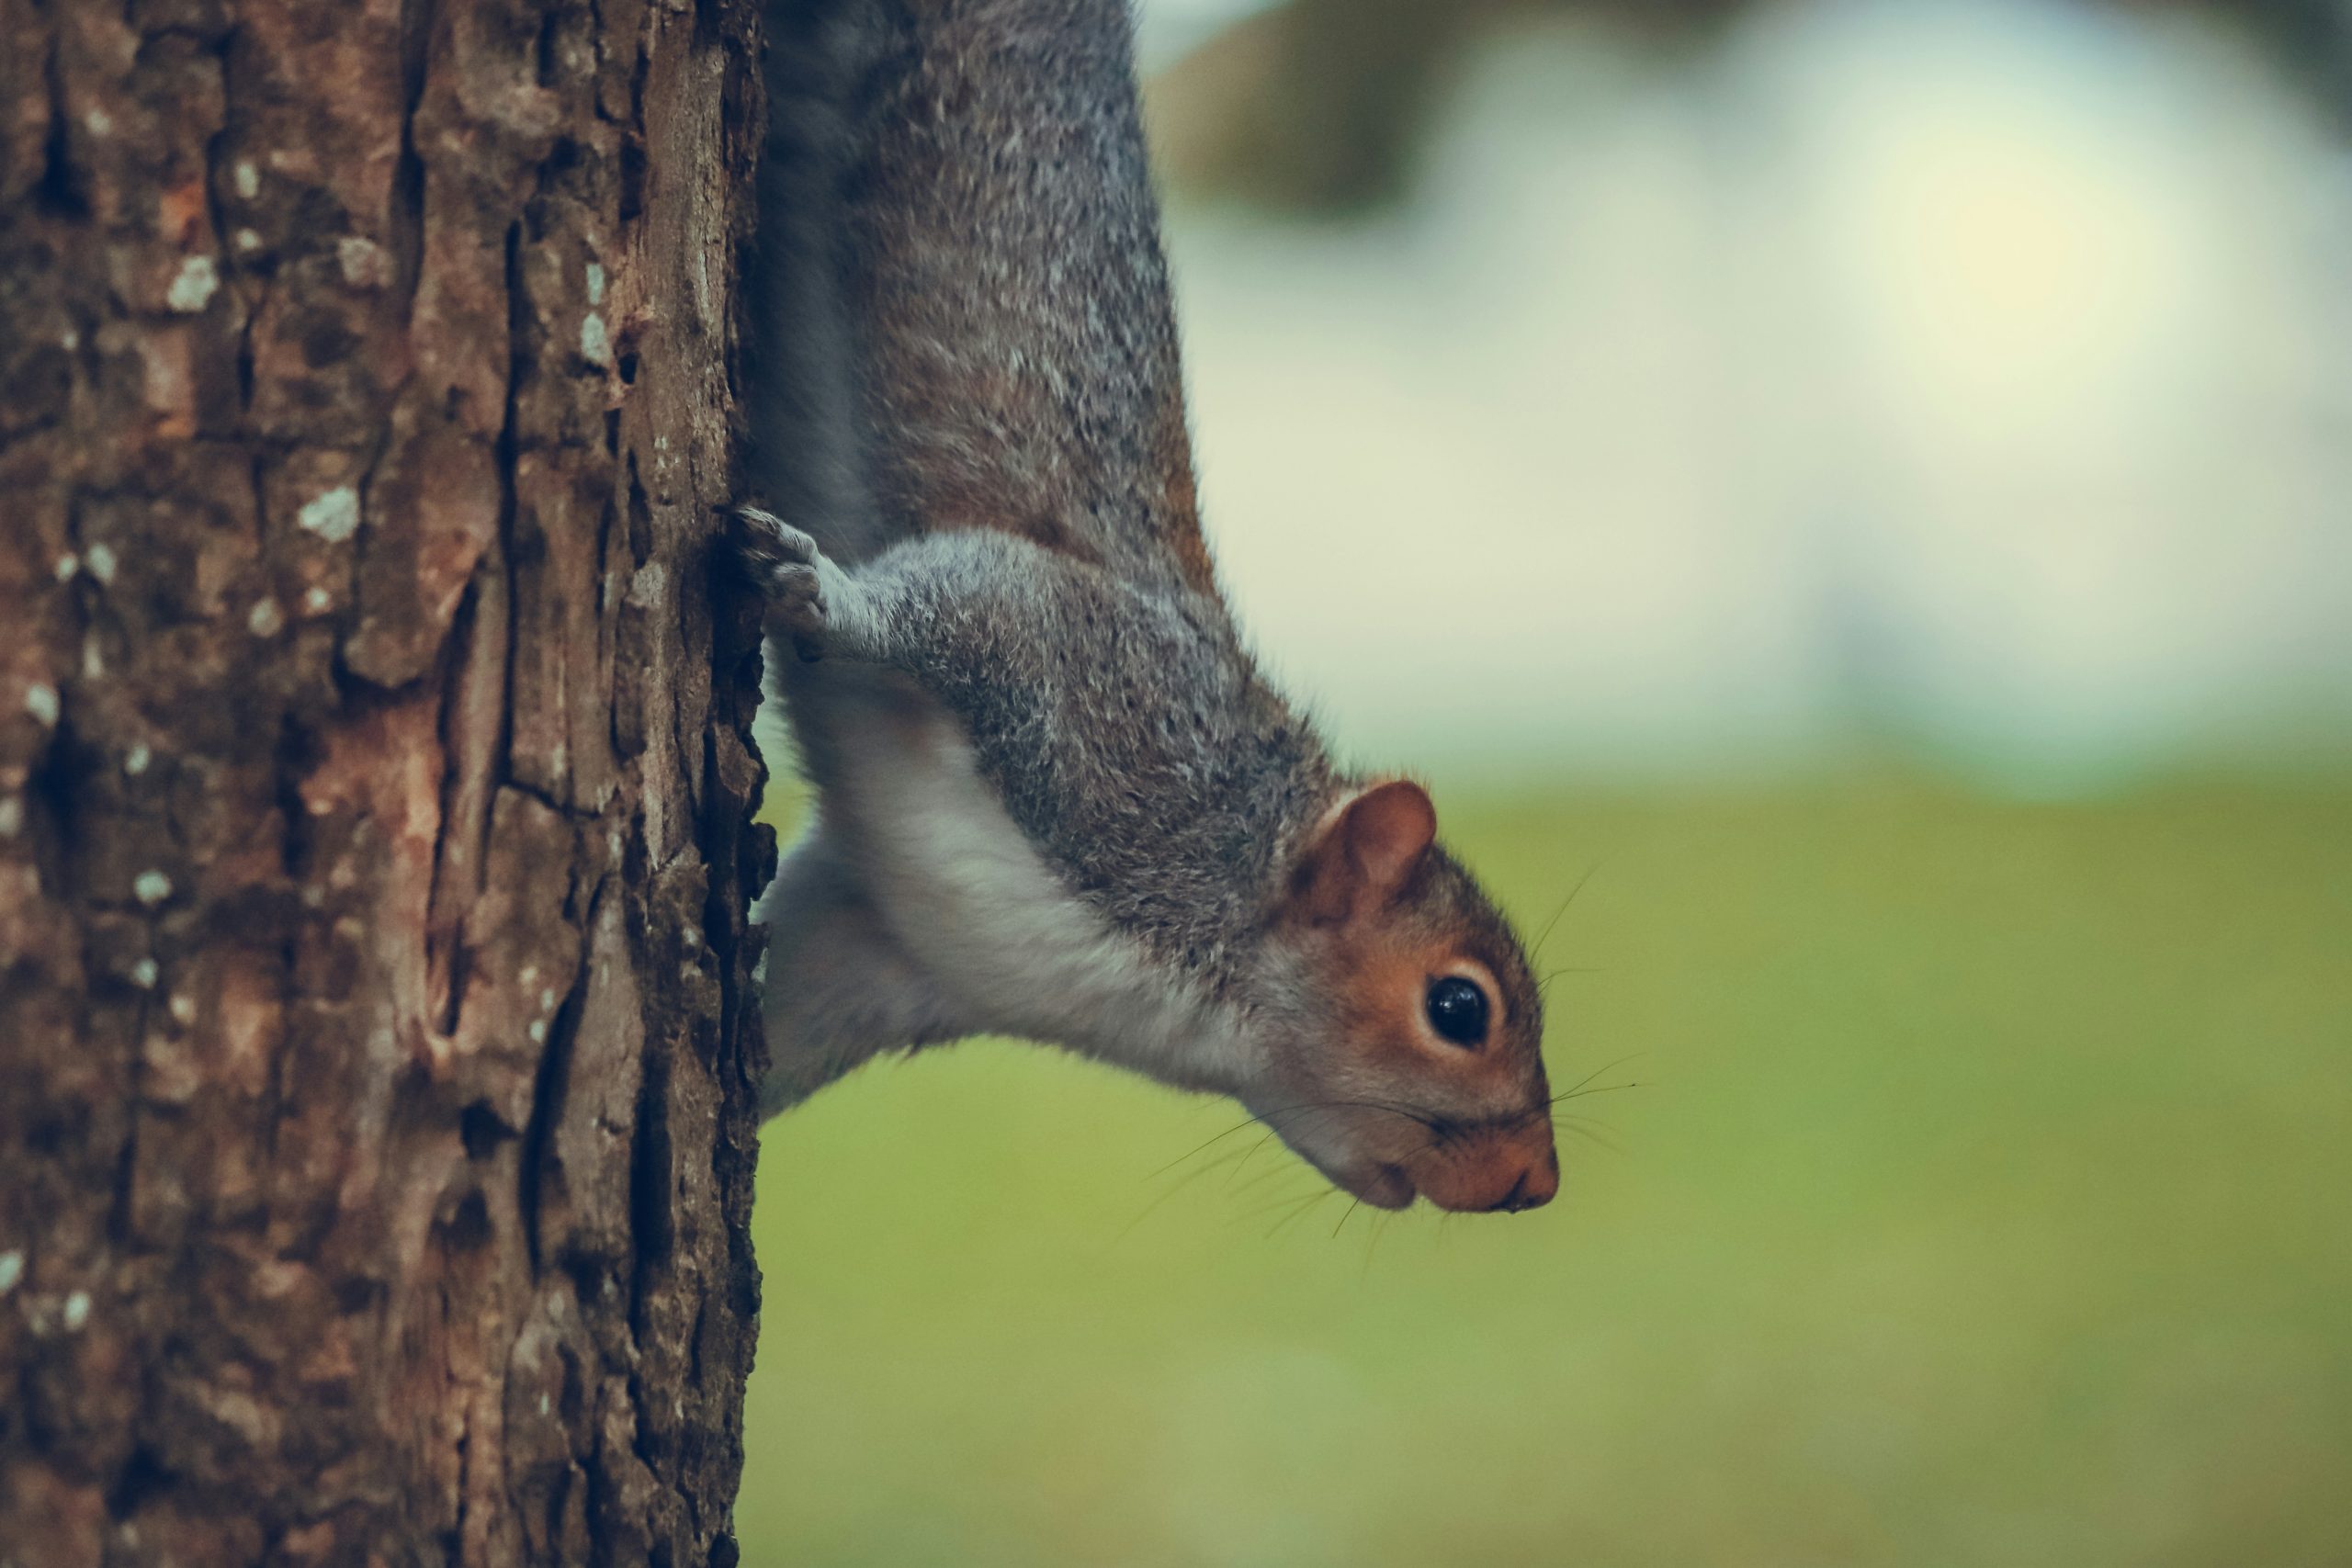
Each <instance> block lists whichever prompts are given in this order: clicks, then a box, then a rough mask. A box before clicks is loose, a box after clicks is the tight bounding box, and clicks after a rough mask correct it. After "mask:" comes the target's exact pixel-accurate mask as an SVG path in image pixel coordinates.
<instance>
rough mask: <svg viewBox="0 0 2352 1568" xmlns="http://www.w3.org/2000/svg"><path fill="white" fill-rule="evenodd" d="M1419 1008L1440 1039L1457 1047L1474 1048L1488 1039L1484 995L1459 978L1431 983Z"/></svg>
mask: <svg viewBox="0 0 2352 1568" xmlns="http://www.w3.org/2000/svg"><path fill="white" fill-rule="evenodd" d="M1422 1006H1423V1008H1424V1009H1425V1010H1427V1011H1428V1013H1429V1015H1430V1028H1431V1029H1434V1030H1436V1031H1437V1032H1438V1036H1439V1038H1441V1039H1444V1040H1451V1041H1452V1042H1453V1043H1455V1044H1456V1045H1476V1044H1477V1043H1479V1042H1481V1041H1483V1040H1485V1039H1486V1038H1487V993H1486V992H1484V991H1482V990H1480V989H1479V988H1478V986H1477V983H1476V981H1473V980H1464V978H1462V977H1461V976H1458V975H1449V976H1446V977H1445V978H1443V979H1442V980H1433V981H1431V982H1430V990H1429V996H1428V997H1427V998H1426V999H1425V1000H1424V1001H1423V1003H1422Z"/></svg>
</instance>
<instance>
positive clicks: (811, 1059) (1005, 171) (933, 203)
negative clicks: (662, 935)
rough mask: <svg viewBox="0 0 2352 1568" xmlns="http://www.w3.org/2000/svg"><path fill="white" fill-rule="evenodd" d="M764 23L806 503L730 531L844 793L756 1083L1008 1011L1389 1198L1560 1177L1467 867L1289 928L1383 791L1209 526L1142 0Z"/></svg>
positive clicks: (775, 951)
mask: <svg viewBox="0 0 2352 1568" xmlns="http://www.w3.org/2000/svg"><path fill="white" fill-rule="evenodd" d="M774 37H775V45H774V49H773V51H772V55H771V69H770V91H771V97H772V100H773V110H772V121H771V131H770V145H769V158H768V166H767V171H766V174H765V175H763V185H762V201H763V212H762V219H761V237H760V247H759V261H760V265H759V270H758V273H757V275H756V276H755V278H754V280H753V281H754V289H753V292H754V294H755V297H756V306H757V314H756V315H755V317H754V323H755V326H754V333H755V338H756V339H757V341H756V342H755V344H754V345H753V347H754V353H753V355H752V371H753V387H752V400H751V406H752V413H753V436H754V445H755V448H756V451H755V457H754V463H753V477H754V479H755V480H756V481H757V482H758V483H759V484H760V485H761V486H763V499H765V500H768V501H770V502H772V503H774V504H775V508H776V510H777V511H778V512H780V513H783V518H784V520H783V521H781V522H780V521H778V520H777V518H776V517H775V516H773V515H770V514H769V513H764V512H759V511H752V510H748V509H747V510H746V511H745V512H743V513H741V514H740V516H739V519H738V529H737V533H738V540H737V542H738V545H739V547H740V551H741V556H742V558H743V559H744V561H745V563H746V564H747V566H748V567H749V568H750V569H751V570H752V572H753V574H754V576H755V577H756V578H757V580H758V581H760V582H761V584H762V585H763V588H764V590H765V591H766V592H767V594H768V605H769V629H770V633H771V649H770V671H771V676H772V679H773V680H774V681H775V684H776V685H777V687H778V688H779V690H780V694H782V696H783V697H784V698H785V699H786V705H787V706H788V708H789V710H790V713H791V718H792V728H793V735H794V739H795V740H796V742H797V747H798V750H799V753H800V760H801V763H802V766H803V768H804V769H805V771H806V772H807V773H808V775H809V778H810V779H811V781H812V782H813V783H814V784H816V786H817V789H818V796H819V799H818V810H817V818H816V821H815V823H814V825H813V826H812V828H811V829H810V831H809V834H808V835H807V836H806V837H805V838H804V839H803V840H802V841H801V842H800V843H799V844H798V845H797V846H796V848H795V849H794V850H793V852H792V853H791V856H790V857H789V859H788V861H787V863H786V867H785V869H784V872H783V873H782V874H780V875H779V877H778V878H777V882H776V886H775V887H774V888H773V889H771V891H770V892H769V894H768V895H767V897H766V898H765V900H764V901H763V908H762V912H761V919H763V922H764V923H765V924H766V925H767V926H768V928H769V931H770V934H771V943H770V949H769V973H768V976H767V988H766V1005H767V1018H768V1025H769V1040H770V1044H771V1047H772V1049H773V1051H774V1052H775V1057H776V1070H775V1076H774V1078H773V1080H772V1082H771V1084H770V1086H769V1090H768V1096H767V1103H768V1106H769V1108H770V1109H776V1108H780V1107H781V1106H783V1105H785V1104H789V1103H791V1102H793V1101H795V1100H798V1099H801V1098H803V1097H805V1096H806V1095H808V1094H809V1093H811V1092H813V1091H814V1090H815V1089H817V1088H819V1087H820V1086H821V1085H822V1084H824V1083H826V1082H829V1081H831V1079H833V1078H835V1077H840V1076H841V1075H842V1074H843V1073H845V1072H847V1071H849V1070H850V1069H851V1068H853V1067H854V1066H856V1065H857V1064H858V1063H860V1062H862V1061H864V1060H865V1059H867V1058H869V1057H871V1056H872V1055H876V1053H878V1052H882V1051H887V1050H891V1049H899V1048H909V1047H913V1046H918V1045H922V1044H928V1043H935V1042H940V1041H944V1040H951V1039H955V1038H958V1037H960V1036H963V1035H966V1034H971V1033H978V1032H1002V1033H1012V1034H1022V1035H1026V1036H1029V1037H1031V1038H1035V1039H1038V1040H1043V1041H1047V1042H1051V1043H1058V1044H1062V1045H1066V1046H1069V1047H1070V1048H1072V1049H1075V1050H1079V1051H1082V1052H1085V1053H1086V1054H1088V1055H1094V1056H1097V1057H1100V1058H1103V1059H1104V1060H1109V1061H1114V1062H1116V1063H1119V1064H1121V1065H1123V1066H1127V1067H1130V1068H1132V1069H1133V1070H1136V1071H1137V1072H1141V1073H1145V1074H1147V1075H1148V1076H1150V1077H1155V1078H1158V1079H1159V1080H1160V1081H1162V1082H1166V1083H1170V1084H1173V1085H1176V1086H1179V1087H1182V1088H1187V1089H1210V1090H1216V1091H1218V1092H1223V1093H1227V1094H1232V1095H1234V1096H1236V1097H1237V1098H1238V1099H1240V1100H1242V1101H1243V1103H1245V1104H1247V1105H1248V1106H1249V1107H1250V1110H1251V1111H1253V1112H1255V1113H1257V1114H1259V1115H1260V1116H1261V1117H1263V1118H1265V1119H1266V1120H1267V1121H1268V1122H1270V1123H1271V1124H1272V1125H1273V1126H1274V1127H1275V1129H1276V1130H1277V1131H1278V1132H1280V1133H1281V1134H1282V1135H1283V1138H1284V1140H1285V1141H1286V1142H1288V1143H1289V1144H1290V1145H1292V1146H1293V1147H1294V1148H1295V1149H1297V1150H1298V1151H1299V1152H1300V1153H1301V1154H1302V1155H1304V1156H1306V1158H1308V1159H1309V1160H1311V1161H1313V1162H1314V1163H1315V1164H1316V1165H1317V1167H1318V1168H1321V1169H1322V1170H1324V1171H1325V1172H1326V1173H1327V1174H1328V1175H1329V1176H1330V1177H1331V1179H1333V1180H1334V1181H1337V1182H1340V1184H1341V1185H1343V1186H1345V1187H1346V1188H1347V1189H1348V1190H1351V1191H1353V1192H1355V1193H1357V1194H1358V1195H1359V1196H1360V1197H1362V1198H1363V1199H1364V1200H1365V1201H1372V1202H1377V1203H1385V1204H1391V1205H1393V1204H1395V1203H1397V1202H1401V1201H1410V1199H1411V1197H1412V1195H1413V1193H1414V1192H1415V1191H1416V1190H1417V1189H1418V1190H1427V1191H1428V1192H1429V1193H1430V1196H1431V1197H1432V1200H1433V1201H1448V1202H1450V1203H1454V1204H1457V1205H1458V1204H1475V1205H1476V1206H1510V1207H1517V1206H1526V1204H1527V1203H1531V1202H1540V1201H1543V1197H1544V1196H1545V1195H1548V1191H1549V1189H1548V1188H1544V1190H1542V1191H1541V1192H1538V1193H1537V1195H1535V1196H1534V1197H1532V1198H1528V1197H1526V1195H1525V1191H1524V1190H1523V1184H1521V1183H1515V1182H1513V1181H1512V1180H1510V1178H1511V1177H1512V1175H1513V1174H1514V1173H1518V1174H1520V1175H1522V1176H1523V1175H1525V1173H1526V1172H1527V1171H1530V1170H1533V1169H1534V1168H1535V1166H1533V1165H1530V1164H1528V1163H1527V1162H1528V1161H1530V1160H1537V1159H1538V1156H1535V1155H1533V1154H1531V1153H1529V1152H1528V1151H1529V1150H1530V1149H1532V1148H1533V1147H1534V1145H1533V1144H1532V1143H1530V1142H1529V1139H1530V1136H1531V1134H1529V1133H1528V1131H1527V1130H1528V1129H1529V1128H1530V1127H1540V1129H1541V1133H1542V1138H1541V1144H1542V1150H1541V1156H1540V1160H1538V1163H1539V1164H1540V1163H1543V1162H1551V1157H1552V1156H1551V1151H1550V1144H1549V1128H1548V1121H1545V1120H1543V1119H1544V1117H1545V1116H1546V1114H1547V1112H1548V1101H1547V1100H1546V1098H1545V1090H1544V1070H1543V1063H1542V1058H1541V1051H1540V1045H1541V1037H1542V1027H1543V1019H1542V1012H1543V1009H1542V1002H1541V998H1540V997H1539V996H1538V995H1537V994H1536V987H1535V986H1534V983H1533V980H1532V976H1530V975H1529V973H1528V967H1527V964H1526V961H1525V957H1524V954H1523V953H1522V952H1521V949H1520V946H1519V943H1518V942H1517V940H1516V938H1515V937H1513V936H1512V934H1511V932H1510V928H1509V926H1508V924H1507V923H1506V922H1505V921H1504V920H1503V919H1501V917H1500V916H1499V915H1498V913H1497V912H1496V911H1495V909H1494V908H1493V907H1492V905H1491V904H1490V903H1489V902H1488V901H1487V899H1486V897H1485V896H1484V895H1483V894H1482V893H1481V892H1480V891H1479V890H1478V888H1477V886H1476V884H1475V882H1473V881H1472V880H1471V879H1470V877H1469V876H1468V874H1466V873H1465V872H1464V871H1463V869H1462V868H1461V867H1460V866H1459V864H1457V863H1455V862H1454V861H1453V860H1452V859H1451V858H1450V857H1448V856H1447V855H1445V854H1444V852H1442V850H1438V849H1435V848H1430V847H1426V846H1425V852H1423V853H1422V854H1421V855H1420V858H1419V861H1418V862H1417V863H1415V864H1414V865H1413V867H1412V869H1411V872H1410V874H1409V876H1408V877H1406V879H1405V885H1404V886H1401V887H1397V888H1393V889H1390V890H1389V891H1387V892H1386V893H1385V894H1384V895H1383V897H1385V898H1386V900H1387V902H1386V903H1385V904H1383V905H1382V906H1380V907H1379V908H1377V910H1376V911H1375V912H1374V914H1373V915H1369V916H1365V917H1363V923H1364V926H1365V928H1367V929H1368V928H1369V927H1370V926H1373V925H1377V926H1378V927H1379V931H1378V933H1376V934H1379V935H1380V936H1381V938H1382V941H1383V942H1385V943H1386V945H1385V946H1382V945H1380V944H1379V943H1372V942H1371V941H1370V937H1368V936H1365V933H1364V930H1361V929H1356V928H1352V927H1351V932H1335V931H1316V930H1310V929H1307V926H1308V925H1310V924H1311V923H1312V922H1311V921H1310V922H1306V923H1305V924H1303V923H1302V917H1300V916H1299V914H1298V903H1297V898H1296V897H1295V896H1296V895H1297V894H1298V893H1299V891H1300V889H1301V888H1302V887H1304V886H1307V882H1308V880H1310V879H1305V878H1304V876H1303V873H1304V871H1305V870H1306V869H1307V856H1306V852H1307V849H1308V847H1309V845H1310V844H1311V843H1320V844H1322V845H1324V846H1329V844H1332V843H1335V842H1339V841H1340V840H1338V839H1335V838H1323V839H1320V840H1318V839H1317V835H1318V834H1320V833H1322V832H1323V831H1324V829H1325V825H1326V824H1329V823H1331V822H1335V821H1339V820H1341V819H1342V814H1341V813H1340V812H1339V811H1338V810H1337V808H1338V807H1340V805H1341V803H1342V802H1344V801H1346V800H1348V799H1350V798H1351V797H1352V796H1354V795H1355V793H1356V792H1357V791H1358V790H1359V788H1360V787H1361V781H1359V780H1356V779H1354V778H1351V777H1350V776H1348V775H1347V774H1346V773H1343V772H1342V771H1341V770H1340V768H1338V767H1337V766H1335V765H1334V763H1333V762H1332V761H1331V760H1330V757H1329V753H1328V752H1327V751H1326V750H1325V748H1324V746H1323V744H1322V742H1321V741H1320V740H1319V739H1317V736H1316V734H1315V733H1314V731H1313V729H1312V728H1311V727H1310V726H1309V725H1308V724H1307V722H1306V719H1305V718H1304V717H1303V716H1300V715H1299V714H1298V713H1296V712H1295V711H1294V710H1293V709H1292V708H1291V707H1290V706H1289V705H1287V704H1285V703H1284V702H1283V699H1282V698H1281V696H1279V695H1278V694H1276V693H1275V692H1274V691H1273V690H1272V688H1271V687H1269V686H1268V685H1267V684H1266V682H1264V681H1263V680H1262V679H1261V677H1260V675H1259V673H1258V671H1257V669H1256V667H1255V665H1254V664H1253V663H1252V661H1251V660H1250V656H1249V653H1248V651H1247V649H1245V647H1244V646H1243V643H1242V640H1241V637H1240V636H1239V634H1238V632H1237V630H1236V629H1235V626H1234V625H1233V621H1232V618H1231V616H1230V615H1229V614H1228V613H1227V608H1226V605H1225V603H1224V601H1223V599H1222V597H1221V596H1220V595H1219V593H1218V592H1217V586H1216V578H1215V573H1214V571H1213V570H1212V568H1211V565H1210V561H1209V558H1208V553H1207V550H1206V548H1205V547H1204V544H1203V541H1202V535H1201V530H1200V522H1199V518H1198V515H1197V513H1196V510H1195V504H1194V487H1193V471H1192V458H1191V453H1190V448H1189V445H1188V441H1187V438H1186V434H1185V429H1184V413H1183V396H1182V380H1181V374H1180V366H1179V363H1178V356H1177V347H1176V331H1175V323H1174V317H1173V313H1172V310H1171V307H1170V299H1169V288H1168V277H1167V269H1166V265H1165V264H1164V262H1163V260H1162V258H1161V254H1160V248H1159V226H1158V225H1159V220H1158V212H1157V208H1156V204H1155V202H1154V199H1153V196H1152V191H1151V186H1150V181H1149V177H1148V169H1147V167H1146V164H1145V157H1144V145H1143V137H1142V132H1141V130H1140V128H1139V121H1138V115H1137V108H1136V88H1135V79H1134V70H1133V66H1132V63H1131V61H1130V57H1129V53H1130V45H1129V24H1128V17H1127V13H1126V10H1125V6H1124V5H1123V4H1121V3H1120V0H788V3H786V4H784V5H782V6H779V7H778V9H777V12H776V20H775V29H774ZM1399 787H1404V786H1399ZM1392 798H1393V797H1392ZM1348 852H1350V853H1351V852H1352V851H1348ZM1317 863H1319V864H1323V865H1327V866H1328V865H1329V863H1330V861H1329V857H1328V856H1322V857H1321V858H1320V859H1318V860H1317ZM1354 918H1355V917H1353V916H1351V917H1350V919H1354ZM1359 937H1361V938H1363V940H1364V942H1367V943H1370V945H1367V946H1363V947H1362V948H1361V949H1360V950H1359V949H1358V948H1351V947H1350V946H1349V945H1348V944H1349V942H1353V941H1355V940H1356V939H1357V938H1359ZM1400 944H1401V945H1400ZM1358 952H1361V953H1371V954H1374V955H1375V956H1374V957H1372V958H1364V959H1362V960H1361V966H1360V967H1358V968H1352V969H1351V968H1349V967H1348V966H1347V964H1348V963H1349V962H1356V961H1355V960H1349V959H1347V958H1346V955H1347V954H1349V953H1358ZM1380 953H1385V954H1388V955H1390V956H1388V957H1385V958H1383V957H1378V956H1377V954H1380ZM1397 953H1408V956H1407V957H1405V958H1401V959H1399V958H1396V957H1395V956H1394V955H1395V954H1397ZM1424 961H1426V962H1427V963H1428V964H1430V965H1431V966H1432V967H1431V968H1430V969H1429V970H1427V971H1424V970H1422V969H1421V967H1420V965H1421V964H1423V963H1424ZM1461 963H1473V964H1475V966H1476V967H1477V968H1479V969H1481V970H1483V971H1484V972H1485V973H1486V974H1487V975H1488V976H1490V977H1491V979H1492V981H1493V983H1494V984H1495V985H1496V986H1497V987H1498V988H1499V998H1500V1000H1499V1001H1498V1007H1499V1008H1500V1009H1501V1011H1500V1012H1499V1013H1498V1017H1501V1018H1506V1019H1507V1020H1508V1021H1509V1022H1508V1027H1498V1033H1497V1035H1496V1037H1495V1038H1494V1039H1493V1040H1492V1041H1490V1042H1489V1043H1487V1046H1486V1047H1485V1048H1484V1049H1482V1050H1481V1051H1480V1052H1478V1053H1475V1054H1474V1053H1455V1052H1453V1051H1452V1050H1451V1048H1449V1047H1445V1046H1443V1045H1442V1044H1440V1045H1437V1046H1435V1047H1433V1048H1432V1047H1429V1046H1428V1045H1427V1043H1426V1040H1425V1039H1424V1037H1427V1039H1434V1037H1433V1036H1429V1034H1428V1026H1427V1024H1426V1021H1423V1020H1422V1019H1421V1017H1420V1010H1421V998H1420V990H1419V987H1420V986H1421V985H1422V983H1423V981H1422V979H1421V977H1420V976H1421V975H1422V974H1423V973H1437V972H1439V971H1440V969H1441V968H1443V969H1446V971H1447V972H1450V969H1451V966H1458V964H1461ZM1400 965H1402V967H1400ZM1360 977H1363V978H1360ZM1417 1031H1418V1032H1417ZM1415 1041H1423V1043H1422V1044H1414V1043H1412V1042H1415ZM1531 1119H1534V1120H1531ZM1522 1145H1524V1146H1522ZM1481 1151H1486V1152H1485V1153H1482V1152H1481ZM1496 1151H1499V1152H1496ZM1489 1154H1491V1155H1492V1156H1493V1159H1492V1160H1490V1161H1488V1163H1487V1164H1480V1163H1479V1162H1480V1161H1482V1160H1487V1156H1488V1155H1489ZM1496 1161H1500V1162H1502V1163H1494V1162H1496ZM1489 1166H1491V1168H1489ZM1506 1166H1507V1167H1508V1168H1506ZM1548 1168H1549V1169H1550V1171H1551V1172H1552V1173H1553V1175H1554V1176H1556V1169H1557V1168H1556V1163H1555V1162H1552V1163H1550V1164H1549V1165H1548ZM1489 1198H1494V1199H1498V1200H1500V1201H1498V1202H1488V1201H1487V1200H1488V1199H1489Z"/></svg>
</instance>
